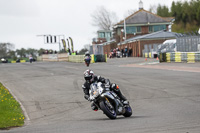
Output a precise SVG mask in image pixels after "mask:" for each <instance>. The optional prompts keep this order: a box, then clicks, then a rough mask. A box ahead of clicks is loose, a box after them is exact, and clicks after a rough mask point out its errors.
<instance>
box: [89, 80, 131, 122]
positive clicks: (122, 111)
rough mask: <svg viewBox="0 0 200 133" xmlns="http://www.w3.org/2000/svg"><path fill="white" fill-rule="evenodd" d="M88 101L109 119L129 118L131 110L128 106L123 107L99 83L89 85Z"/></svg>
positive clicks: (108, 90)
mask: <svg viewBox="0 0 200 133" xmlns="http://www.w3.org/2000/svg"><path fill="white" fill-rule="evenodd" d="M89 94H90V100H91V101H92V102H94V104H95V105H96V106H97V107H98V108H100V109H101V110H102V111H103V112H104V114H105V115H106V116H107V117H109V118H110V119H116V118H117V115H123V116H124V117H130V116H131V115H132V109H131V106H130V105H129V104H126V105H123V103H122V102H121V101H120V99H119V97H118V96H117V94H116V93H114V92H113V91H110V89H109V88H106V87H105V85H104V84H103V83H101V82H98V83H92V84H91V85H90V90H89Z"/></svg>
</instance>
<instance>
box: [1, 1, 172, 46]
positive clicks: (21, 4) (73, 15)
mask: <svg viewBox="0 0 200 133" xmlns="http://www.w3.org/2000/svg"><path fill="white" fill-rule="evenodd" d="M142 1H143V5H144V9H145V10H148V9H149V7H150V5H158V4H159V3H160V4H161V5H164V4H165V5H166V6H168V7H171V3H172V1H173V0H165V1H163V0H154V1H152V0H142ZM175 1H176V0H175ZM138 3H139V0H0V42H9V43H13V44H14V45H15V49H20V48H35V49H39V48H45V49H51V48H52V49H55V50H58V49H59V46H58V44H44V39H43V37H38V36H37V35H44V34H51V35H65V38H68V37H71V38H72V39H73V42H74V49H75V50H80V49H81V48H83V46H84V45H85V44H91V43H92V38H94V37H96V34H95V33H96V31H97V30H98V28H97V27H94V26H92V18H91V14H92V13H93V12H94V11H95V10H96V9H97V7H99V6H104V7H105V8H106V9H108V10H110V11H112V12H115V13H116V15H117V17H118V19H119V20H122V19H124V17H125V14H127V11H128V10H138V8H139V4H138Z"/></svg>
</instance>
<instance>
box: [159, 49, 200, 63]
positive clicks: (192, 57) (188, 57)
mask: <svg viewBox="0 0 200 133" xmlns="http://www.w3.org/2000/svg"><path fill="white" fill-rule="evenodd" d="M159 61H160V62H187V63H195V62H199V61H200V52H169V53H160V54H159Z"/></svg>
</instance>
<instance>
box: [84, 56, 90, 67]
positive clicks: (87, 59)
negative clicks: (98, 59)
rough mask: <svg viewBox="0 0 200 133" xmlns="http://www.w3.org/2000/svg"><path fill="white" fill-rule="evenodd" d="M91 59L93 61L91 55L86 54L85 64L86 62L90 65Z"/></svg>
mask: <svg viewBox="0 0 200 133" xmlns="http://www.w3.org/2000/svg"><path fill="white" fill-rule="evenodd" d="M90 61H91V57H90V56H86V57H85V64H86V66H87V67H89V65H90Z"/></svg>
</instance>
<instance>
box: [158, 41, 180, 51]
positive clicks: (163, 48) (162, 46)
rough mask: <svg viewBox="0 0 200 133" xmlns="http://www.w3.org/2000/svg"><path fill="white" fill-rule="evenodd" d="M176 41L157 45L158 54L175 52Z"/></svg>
mask: <svg viewBox="0 0 200 133" xmlns="http://www.w3.org/2000/svg"><path fill="white" fill-rule="evenodd" d="M176 51H177V47H176V39H171V40H166V41H164V42H163V44H160V45H158V52H161V53H165V52H176Z"/></svg>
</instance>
